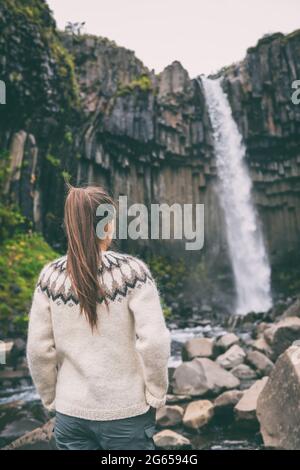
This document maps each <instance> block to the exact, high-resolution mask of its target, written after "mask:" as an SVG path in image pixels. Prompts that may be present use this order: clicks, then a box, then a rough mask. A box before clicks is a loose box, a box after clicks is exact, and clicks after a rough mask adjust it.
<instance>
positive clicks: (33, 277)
mask: <svg viewBox="0 0 300 470" xmlns="http://www.w3.org/2000/svg"><path fill="white" fill-rule="evenodd" d="M58 256H59V254H58V253H56V252H55V251H54V250H53V249H52V248H51V247H50V246H49V245H48V244H47V243H46V242H45V240H44V239H43V237H42V236H41V235H39V234H37V233H32V234H31V233H27V234H17V235H15V236H14V237H13V238H12V239H10V240H7V241H5V242H4V244H3V245H2V246H1V253H0V317H1V336H3V337H5V336H18V335H21V336H23V335H25V334H26V331H27V322H28V313H29V309H30V306H31V300H32V295H33V290H34V286H35V283H36V281H37V277H38V275H39V273H40V271H41V269H42V268H43V266H44V265H45V264H46V263H47V262H49V261H51V260H53V259H55V258H57V257H58Z"/></svg>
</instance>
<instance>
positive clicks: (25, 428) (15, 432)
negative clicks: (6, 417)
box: [0, 417, 41, 442]
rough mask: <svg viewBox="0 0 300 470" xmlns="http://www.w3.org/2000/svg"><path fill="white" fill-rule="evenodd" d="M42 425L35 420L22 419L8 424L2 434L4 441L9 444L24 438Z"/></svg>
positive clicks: (0, 436)
mask: <svg viewBox="0 0 300 470" xmlns="http://www.w3.org/2000/svg"><path fill="white" fill-rule="evenodd" d="M40 425H41V422H40V421H37V420H36V419H33V418H25V417H24V418H21V419H17V420H16V421H13V422H11V423H8V424H7V425H6V426H5V427H4V429H3V430H2V431H1V433H0V438H1V440H3V441H6V442H9V441H13V440H14V439H17V438H18V437H21V436H23V435H24V434H25V433H27V432H29V431H32V430H33V429H36V428H37V427H39V426H40Z"/></svg>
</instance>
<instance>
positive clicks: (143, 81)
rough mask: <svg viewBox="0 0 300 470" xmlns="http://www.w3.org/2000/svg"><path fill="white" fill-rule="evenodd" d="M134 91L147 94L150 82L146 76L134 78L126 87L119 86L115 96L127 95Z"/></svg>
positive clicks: (150, 85) (150, 86)
mask: <svg viewBox="0 0 300 470" xmlns="http://www.w3.org/2000/svg"><path fill="white" fill-rule="evenodd" d="M136 90H140V91H142V92H149V91H151V90H152V82H151V79H150V77H148V75H145V74H144V75H141V76H140V77H138V78H135V79H134V80H132V81H131V82H130V83H128V84H127V85H122V84H120V85H119V87H118V90H117V93H116V95H117V96H124V95H128V94H130V93H132V92H134V91H136Z"/></svg>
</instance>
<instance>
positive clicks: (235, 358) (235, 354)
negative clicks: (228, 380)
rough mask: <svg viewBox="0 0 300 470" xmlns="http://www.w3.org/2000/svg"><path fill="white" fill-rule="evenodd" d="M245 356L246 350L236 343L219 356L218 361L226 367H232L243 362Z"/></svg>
mask: <svg viewBox="0 0 300 470" xmlns="http://www.w3.org/2000/svg"><path fill="white" fill-rule="evenodd" d="M245 357H246V353H245V351H244V350H243V349H242V348H241V347H240V346H238V345H237V344H234V345H233V346H231V347H230V348H229V349H228V350H227V351H226V352H225V353H224V354H221V356H218V357H217V359H216V361H217V363H218V364H220V366H222V367H224V369H232V368H233V367H235V366H238V365H239V364H242V362H244V359H245Z"/></svg>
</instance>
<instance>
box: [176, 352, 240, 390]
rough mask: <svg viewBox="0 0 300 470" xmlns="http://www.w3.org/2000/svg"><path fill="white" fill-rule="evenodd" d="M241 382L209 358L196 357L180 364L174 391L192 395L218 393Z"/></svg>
mask: <svg viewBox="0 0 300 470" xmlns="http://www.w3.org/2000/svg"><path fill="white" fill-rule="evenodd" d="M239 384H240V381H239V380H238V379H237V378H236V377H234V375H232V374H231V373H230V372H228V371H226V370H225V369H223V368H222V367H221V366H220V365H219V364H217V363H216V362H213V361H211V360H210V359H207V358H195V359H193V360H192V361H189V362H184V363H182V364H180V366H178V367H177V368H176V370H175V372H174V375H173V379H172V387H173V393H175V394H179V395H182V394H188V395H191V396H203V395H205V394H208V393H210V394H214V395H217V394H219V393H221V392H222V391H224V390H230V389H232V388H236V387H238V386H239Z"/></svg>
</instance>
